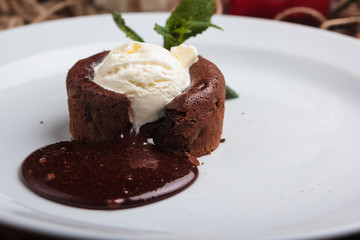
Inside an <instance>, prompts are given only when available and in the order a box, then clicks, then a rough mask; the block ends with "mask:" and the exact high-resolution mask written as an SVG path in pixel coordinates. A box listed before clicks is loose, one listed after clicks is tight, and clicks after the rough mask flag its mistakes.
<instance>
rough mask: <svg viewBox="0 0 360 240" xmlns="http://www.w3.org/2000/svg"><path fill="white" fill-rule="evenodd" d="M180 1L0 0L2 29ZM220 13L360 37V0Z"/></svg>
mask: <svg viewBox="0 0 360 240" xmlns="http://www.w3.org/2000/svg"><path fill="white" fill-rule="evenodd" d="M179 2H180V0H0V31H1V30H4V29H9V28H14V27H17V26H22V25H26V24H32V23H37V22H42V21H48V20H53V19H59V18H66V17H75V16H83V15H93V14H103V13H109V12H114V11H119V12H149V11H158V12H159V11H171V10H172V9H174V7H175V6H176V5H177V4H178V3H179ZM215 2H216V6H217V7H216V13H217V14H231V15H239V16H249V17H258V18H267V19H274V20H278V21H288V22H294V23H298V24H304V25H309V26H313V27H318V28H323V29H327V30H331V31H336V32H340V33H343V34H347V35H350V36H353V37H357V38H360V0H215Z"/></svg>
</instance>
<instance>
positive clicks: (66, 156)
mask: <svg viewBox="0 0 360 240" xmlns="http://www.w3.org/2000/svg"><path fill="white" fill-rule="evenodd" d="M21 174H22V178H23V181H24V183H25V184H26V185H27V187H28V188H30V189H31V190H32V191H34V192H35V193H37V194H39V195H41V196H43V197H45V198H48V199H50V200H53V201H56V202H59V203H63V204H67V205H71V206H76V207H82V208H89V209H122V208H131V207H137V206H141V205H145V204H149V203H153V202H156V201H159V200H162V199H165V198H168V197H170V196H173V195H175V194H176V193H179V192H181V191H182V190H184V189H185V188H187V187H188V186H190V185H191V184H192V183H193V182H194V181H195V179H196V178H197V176H198V169H197V167H196V164H194V163H193V162H191V161H190V160H189V159H187V157H184V156H178V155H175V154H171V153H168V152H164V151H161V150H159V149H158V148H157V147H156V146H155V145H153V144H152V143H150V142H149V141H148V139H146V137H144V136H141V135H137V136H136V137H134V136H133V135H128V136H123V135H122V137H119V138H118V139H116V140H115V141H113V142H110V143H96V144H95V143H94V144H89V143H81V142H74V141H73V142H71V141H63V142H58V143H54V144H51V145H48V146H46V147H43V148H40V149H38V150H36V151H35V152H33V153H32V154H31V155H29V156H28V157H27V158H26V159H25V161H24V162H23V165H22V169H21Z"/></svg>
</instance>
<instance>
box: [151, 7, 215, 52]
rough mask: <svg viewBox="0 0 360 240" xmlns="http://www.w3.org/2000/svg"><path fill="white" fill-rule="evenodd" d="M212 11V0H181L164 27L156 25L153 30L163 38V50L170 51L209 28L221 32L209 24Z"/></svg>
mask: <svg viewBox="0 0 360 240" xmlns="http://www.w3.org/2000/svg"><path fill="white" fill-rule="evenodd" d="M214 11H215V3H214V1H213V0H183V1H181V2H180V3H179V5H178V6H177V7H176V9H175V10H174V11H173V12H172V13H171V16H170V17H169V18H168V20H167V21H166V25H165V27H162V26H160V25H158V24H156V25H155V28H154V30H155V31H156V32H157V33H159V34H160V35H162V36H163V38H164V48H166V49H170V48H171V47H173V46H178V45H180V44H182V43H183V42H184V41H186V40H187V39H188V38H190V37H194V36H196V35H198V34H200V33H202V32H204V31H205V30H206V29H208V28H209V27H214V28H217V29H220V30H222V29H221V28H220V27H219V26H216V25H214V24H212V23H211V17H212V15H213V14H214Z"/></svg>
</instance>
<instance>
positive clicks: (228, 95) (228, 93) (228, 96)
mask: <svg viewBox="0 0 360 240" xmlns="http://www.w3.org/2000/svg"><path fill="white" fill-rule="evenodd" d="M225 87H226V88H225V96H226V97H225V98H226V99H233V98H238V97H239V95H238V94H237V93H236V92H235V91H234V90H233V89H231V88H230V87H229V86H228V85H226V86H225Z"/></svg>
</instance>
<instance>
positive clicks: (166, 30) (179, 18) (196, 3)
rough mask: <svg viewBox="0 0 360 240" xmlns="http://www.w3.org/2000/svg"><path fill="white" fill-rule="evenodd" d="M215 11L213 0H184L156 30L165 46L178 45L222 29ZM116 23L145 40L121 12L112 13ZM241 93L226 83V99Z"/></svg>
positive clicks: (129, 33) (137, 39)
mask: <svg viewBox="0 0 360 240" xmlns="http://www.w3.org/2000/svg"><path fill="white" fill-rule="evenodd" d="M214 11H215V4H214V1H213V0H183V1H181V2H180V3H179V5H178V6H177V8H176V9H175V10H174V11H173V12H172V13H171V15H170V17H169V18H168V19H167V21H166V25H165V27H163V26H160V25H158V24H155V27H154V30H155V31H156V32H157V33H158V34H160V35H162V36H163V38H164V43H163V46H164V48H166V49H170V48H171V47H174V46H178V45H180V44H182V43H183V42H185V41H186V40H187V39H188V38H190V37H195V36H196V35H198V34H201V33H202V32H204V31H205V30H206V29H208V28H209V27H214V28H216V29H219V30H222V28H221V27H219V26H217V25H215V24H212V23H211V17H212V16H213V14H214ZM112 16H113V19H114V21H115V23H116V25H117V26H118V27H119V29H120V30H122V31H123V32H124V33H125V34H126V35H127V36H128V37H129V38H131V39H132V40H134V41H138V42H143V41H144V40H143V38H141V37H140V35H139V34H137V33H136V32H135V31H134V30H133V29H132V28H130V27H129V26H127V25H126V24H125V20H124V18H123V17H122V15H121V13H119V12H115V13H113V14H112ZM238 97H239V95H238V94H237V93H236V92H235V91H234V90H233V89H232V88H231V87H229V86H228V85H226V99H233V98H238Z"/></svg>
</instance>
